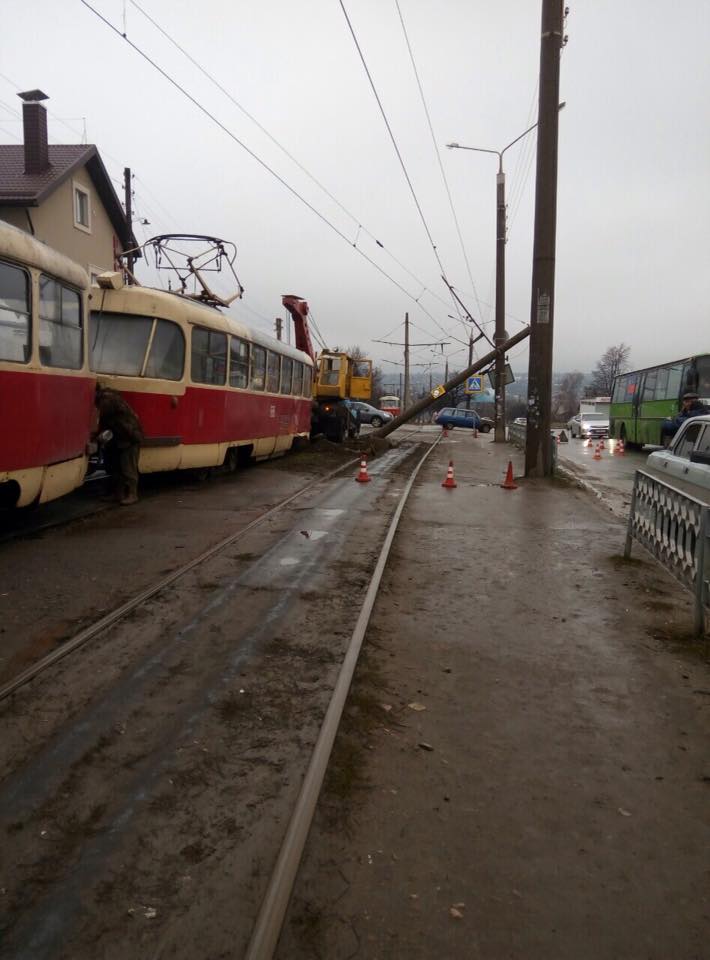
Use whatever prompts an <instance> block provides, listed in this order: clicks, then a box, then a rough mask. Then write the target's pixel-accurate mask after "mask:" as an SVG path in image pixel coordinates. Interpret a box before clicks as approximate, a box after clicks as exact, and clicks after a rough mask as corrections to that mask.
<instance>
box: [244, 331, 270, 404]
mask: <svg viewBox="0 0 710 960" xmlns="http://www.w3.org/2000/svg"><path fill="white" fill-rule="evenodd" d="M258 353H261V354H262V355H263V361H264V362H263V364H262V366H261V368H260V369H261V386H260V387H258V386H255V385H254V373H255V371H256V370H257V369H259V366H258V364H257V362H256V359H257V355H258ZM250 354H251V355H250V359H249V388H248V389H249V390H253V391H255V392H257V393H265V392H266V361H267V354H268V350H267V349H266V347H262V346H261V344H258V343H252V344H251V351H250Z"/></svg>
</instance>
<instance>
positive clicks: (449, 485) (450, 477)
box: [442, 460, 456, 490]
mask: <svg viewBox="0 0 710 960" xmlns="http://www.w3.org/2000/svg"><path fill="white" fill-rule="evenodd" d="M455 486H456V481H455V480H454V461H453V460H449V469H448V470H447V471H446V480H444V482H443V483H442V487H446V489H447V490H453V488H454V487H455Z"/></svg>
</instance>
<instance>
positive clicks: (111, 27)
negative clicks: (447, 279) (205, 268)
mask: <svg viewBox="0 0 710 960" xmlns="http://www.w3.org/2000/svg"><path fill="white" fill-rule="evenodd" d="M80 3H81V4H82V5H83V6H85V7H86V8H87V10H90V11H91V13H93V14H94V16H95V17H97V18H98V19H99V20H101V22H102V23H104V24H105V25H106V26H107V27H108V28H109V30H111V31H112V32H113V33H115V34H116V36H118V37H120V38H121V39H122V40H125V42H126V43H127V44H128V45H129V47H131V49H133V50H135V52H136V53H137V54H138V55H139V56H141V57H142V58H143V59H144V60H145V61H146V63H149V64H150V65H151V66H152V67H153V69H154V70H156V71H157V72H158V73H159V74H160V75H161V76H162V77H164V79H165V80H167V81H168V83H170V84H171V85H172V86H173V87H175V89H176V90H178V91H179V92H180V93H181V94H182V95H183V96H184V97H185V98H186V99H187V100H189V101H190V103H192V104H193V105H194V106H195V107H197V109H198V110H199V111H200V112H201V113H203V114H204V115H205V116H206V117H208V119H210V120H211V121H212V122H213V123H214V124H215V125H216V126H218V127H219V128H220V130H222V131H223V133H226V134H227V136H228V137H229V138H230V139H231V140H233V141H234V142H235V143H236V144H238V145H239V146H240V147H241V148H242V149H243V150H244V151H245V152H246V153H248V154H249V156H250V157H251V158H252V159H253V160H256V162H257V163H258V164H259V166H261V167H263V169H264V170H266V171H267V172H268V173H270V174H271V176H272V177H274V179H276V180H278V182H279V183H280V184H281V185H282V186H283V187H285V188H286V190H288V192H289V193H290V194H292V196H294V197H296V199H297V200H300V201H301V203H302V204H303V205H304V206H306V207H307V208H308V209H309V210H310V211H311V213H313V214H315V216H316V217H318V219H319V220H321V221H322V222H323V223H324V224H325V225H326V226H327V227H329V228H330V229H331V230H332V231H333V233H335V234H336V235H337V236H339V237H340V238H341V240H344V241H345V242H346V243H347V244H348V246H349V247H352V249H353V250H355V252H356V253H358V254H359V255H360V256H361V257H362V258H363V260H366V261H367V263H369V264H370V265H371V266H372V267H374V268H375V270H377V272H378V273H380V274H381V275H382V276H383V277H385V278H386V279H387V280H389V281H390V283H392V284H393V285H394V286H395V287H397V289H398V290H400V291H401V292H402V293H403V294H404V295H405V296H406V297H408V298H409V299H410V300H413V301H414V303H416V304H417V306H418V307H419V309H420V310H421V311H422V312H423V313H425V314H426V316H428V317H429V319H430V320H432V321H433V322H434V323H435V324H436V325H437V326H439V323H438V321H437V319H436V317H434V316H433V314H432V313H431V312H430V311H429V310H427V308H426V307H425V306H423V305H422V304H421V302H420V297H421V296H422V295H423V293H424V290H429V288H428V287H426V286H425V285H424V284H421V285H422V287H423V288H424V289H423V290H422V293H421V294H420V295H419V297H415V296H414V294H413V293H411V292H410V291H409V290H407V288H406V287H404V286H403V285H402V284H401V283H400V282H399V281H398V280H396V279H395V278H394V277H393V276H392V275H391V274H389V273H388V272H387V271H386V270H385V269H384V268H383V267H381V266H380V265H379V263H377V261H375V260H373V259H372V257H370V256H368V254H366V253H365V252H364V250H361V249H360V247H358V246H356V245H355V244H353V243H352V241H351V240H350V238H349V237H348V236H347V235H346V234H345V233H343V231H342V230H341V229H340V228H339V227H337V226H336V225H335V224H334V223H332V222H331V221H330V220H329V219H328V218H327V217H326V216H325V215H324V214H322V213H321V212H320V210H318V209H317V208H316V207H315V206H314V205H313V204H312V203H310V202H309V201H308V200H306V198H305V197H304V196H303V195H302V194H300V193H299V192H298V191H297V190H296V189H295V188H294V187H292V186H291V184H290V183H288V181H287V180H284V178H283V177H282V176H281V175H280V174H278V173H277V172H276V171H275V170H274V169H273V168H272V167H270V166H269V165H268V163H266V161H265V160H262V159H261V157H260V156H259V155H258V154H257V153H255V152H254V151H253V150H252V149H251V148H250V147H248V146H247V145H246V144H245V143H244V142H243V141H242V140H240V139H239V137H238V136H237V135H236V134H235V133H233V132H232V131H231V130H230V129H229V127H227V126H226V125H225V124H224V123H222V121H221V120H218V119H217V117H216V116H215V115H214V114H213V113H211V112H210V111H209V110H208V109H207V107H206V106H204V104H202V103H201V102H200V101H199V100H197V98H196V97H193V95H192V94H191V93H190V92H189V91H188V90H186V89H185V87H183V86H182V85H181V84H180V83H178V81H177V80H175V79H174V78H173V77H172V76H171V75H170V74H169V73H168V72H167V71H166V70H164V69H163V68H162V67H161V66H160V65H159V64H158V63H156V61H155V60H153V59H151V57H149V56H148V54H147V53H145V51H143V50H142V49H141V48H140V47H139V46H138V45H137V44H135V43H134V42H133V41H132V40H130V39H129V38H128V37H127V36H124V34H122V33H121V31H120V30H119V29H118V28H117V27H115V26H114V25H113V24H112V23H111V21H110V20H107V19H106V17H104V16H103V14H101V13H99V11H98V10H97V9H96V8H95V7H93V6H92V5H91V4H90V3H89V2H88V0H80ZM378 244H379V241H378ZM379 245H380V246H382V244H379ZM418 282H419V283H421V281H418ZM430 292H433V291H430ZM441 329H442V330H443V327H442V328H441Z"/></svg>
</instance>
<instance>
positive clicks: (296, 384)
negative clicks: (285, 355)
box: [291, 360, 303, 397]
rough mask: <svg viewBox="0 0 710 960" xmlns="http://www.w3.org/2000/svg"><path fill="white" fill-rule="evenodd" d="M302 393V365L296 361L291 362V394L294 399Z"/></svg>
mask: <svg viewBox="0 0 710 960" xmlns="http://www.w3.org/2000/svg"><path fill="white" fill-rule="evenodd" d="M302 392H303V364H302V363H299V362H298V360H294V361H293V387H292V389H291V393H292V394H293V395H294V397H300V396H301V393H302Z"/></svg>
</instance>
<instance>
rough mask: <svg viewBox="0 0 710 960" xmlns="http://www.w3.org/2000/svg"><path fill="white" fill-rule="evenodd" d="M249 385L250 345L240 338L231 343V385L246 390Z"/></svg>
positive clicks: (232, 340) (234, 338) (235, 338)
mask: <svg viewBox="0 0 710 960" xmlns="http://www.w3.org/2000/svg"><path fill="white" fill-rule="evenodd" d="M248 383H249V344H248V343H247V341H246V340H242V339H241V338H240V337H232V339H231V340H230V341H229V385H230V387H239V388H240V389H241V390H246V388H247V385H248Z"/></svg>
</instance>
